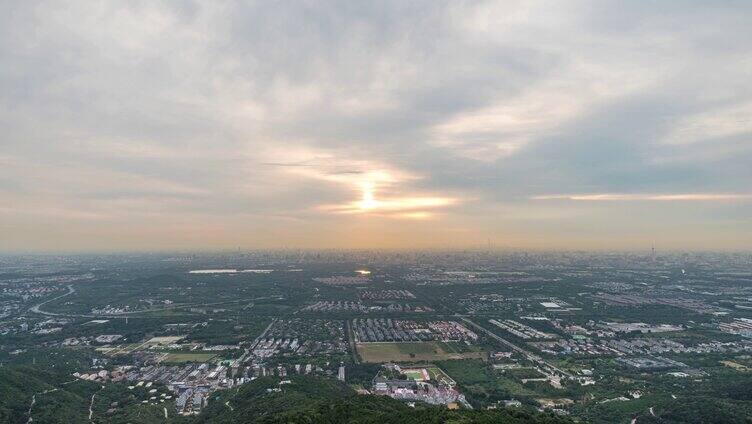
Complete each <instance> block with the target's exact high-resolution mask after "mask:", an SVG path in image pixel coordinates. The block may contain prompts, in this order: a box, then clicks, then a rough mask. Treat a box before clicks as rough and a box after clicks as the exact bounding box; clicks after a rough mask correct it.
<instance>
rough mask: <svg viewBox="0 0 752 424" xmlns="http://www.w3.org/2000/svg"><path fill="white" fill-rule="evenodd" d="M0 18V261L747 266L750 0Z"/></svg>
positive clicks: (13, 10)
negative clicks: (736, 262) (319, 255)
mask: <svg viewBox="0 0 752 424" xmlns="http://www.w3.org/2000/svg"><path fill="white" fill-rule="evenodd" d="M0 12H2V13H0V34H1V35H2V37H1V38H0V62H1V63H2V64H3V66H2V68H0V111H2V112H1V113H0V130H1V132H0V252H6V253H10V252H22V253H26V252H50V253H52V252H97V251H101V252H164V251H173V252H175V251H181V252H185V251H232V250H235V249H237V248H240V249H242V250H256V249H260V250H263V249H272V250H274V249H298V248H300V249H438V250H444V249H447V248H449V249H470V248H482V247H483V246H485V245H486V243H487V242H488V241H489V240H490V241H491V243H492V245H493V248H494V249H498V250H515V251H518V250H522V251H524V250H529V251H554V250H558V251H575V250H587V251H642V252H649V251H650V248H651V245H655V246H656V249H658V250H659V251H674V250H678V251H749V250H752V185H751V184H750V183H751V182H752V83H750V75H752V25H749V19H748V17H749V16H750V12H752V3H745V2H723V3H719V2H707V3H705V2H672V1H666V2H659V3H647V2H607V1H578V2H564V3H562V2H545V1H544V2H492V1H490V2H437V1H429V2H387V3H378V2H376V3H374V2H358V1H346V2H329V3H316V2H312V3H302V4H293V3H281V4H279V3H275V4H270V3H265V2H259V3H253V2H251V3H246V4H243V5H240V4H235V3H232V2H226V3H225V2H205V3H192V2H185V3H169V2H143V3H142V2H133V3H127V4H126V3H119V2H99V3H96V4H92V3H91V2H75V1H74V2H70V3H68V4H66V5H65V6H62V5H60V4H55V3H47V2H8V3H5V4H3V5H2V6H0Z"/></svg>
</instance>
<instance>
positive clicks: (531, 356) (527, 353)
mask: <svg viewBox="0 0 752 424" xmlns="http://www.w3.org/2000/svg"><path fill="white" fill-rule="evenodd" d="M458 317H459V318H460V319H461V320H463V321H465V322H466V323H468V324H470V325H471V326H473V327H475V328H476V329H478V330H480V331H482V332H484V333H486V335H488V336H490V337H492V338H493V339H494V340H496V341H498V342H500V343H502V344H504V345H505V346H508V347H509V348H511V349H512V350H514V351H515V352H518V353H520V354H522V355H523V356H524V357H525V358H527V359H528V360H530V361H532V362H535V363H537V364H539V365H542V366H544V367H545V368H549V369H552V370H554V371H556V372H557V373H559V374H561V375H563V376H565V377H567V378H574V376H573V375H572V374H571V373H569V372H567V371H564V370H562V369H561V368H558V367H556V366H554V365H551V364H550V363H548V362H546V360H545V359H543V358H541V357H540V356H538V355H536V354H534V353H532V352H530V351H527V350H525V349H523V348H521V347H519V346H517V345H516V344H514V343H512V342H510V341H509V340H506V339H503V338H501V337H500V336H498V335H496V334H495V333H494V332H492V331H491V330H489V329H487V328H485V327H482V326H480V325H478V324H476V323H474V322H472V321H470V320H469V319H467V318H465V317H463V316H461V315H458Z"/></svg>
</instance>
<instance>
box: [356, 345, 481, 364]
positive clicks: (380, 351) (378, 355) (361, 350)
mask: <svg viewBox="0 0 752 424" xmlns="http://www.w3.org/2000/svg"><path fill="white" fill-rule="evenodd" d="M356 347H357V349H358V354H359V355H360V358H361V359H362V360H363V362H375V363H378V362H420V361H442V360H446V359H469V358H481V359H482V358H485V357H486V353H485V352H483V351H477V350H471V349H468V348H467V346H461V345H459V344H457V343H445V342H410V343H393V342H385V343H357V344H356Z"/></svg>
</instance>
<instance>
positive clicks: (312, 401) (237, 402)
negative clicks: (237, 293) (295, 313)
mask: <svg viewBox="0 0 752 424" xmlns="http://www.w3.org/2000/svg"><path fill="white" fill-rule="evenodd" d="M277 390H278V391H277ZM195 422H196V423H251V422H253V423H268V424H272V423H275V424H277V423H280V424H281V423H308V424H316V423H352V424H376V423H378V424H390V423H394V424H407V423H436V424H439V423H458V424H459V423H479V424H480V423H509V424H522V423H536V424H537V423H540V424H543V423H567V422H571V421H569V420H568V419H564V418H559V417H556V416H554V415H549V414H530V413H527V412H522V411H509V410H482V411H480V410H479V411H475V410H473V411H470V410H453V411H450V410H448V409H446V407H432V406H425V405H423V406H416V407H415V408H411V407H409V406H407V405H406V404H404V403H402V402H399V401H396V400H393V399H390V398H387V397H382V396H373V395H365V396H361V395H356V394H355V392H354V391H353V390H352V389H350V388H349V387H347V386H346V385H344V384H341V383H339V382H337V381H334V380H331V379H321V378H311V377H299V378H294V379H292V380H291V383H290V384H282V385H279V384H278V380H275V379H271V378H262V379H259V380H256V381H254V382H252V383H250V384H247V385H244V386H242V387H241V388H239V389H237V390H234V391H228V392H224V393H218V394H217V395H216V396H215V399H213V400H212V402H211V404H210V405H209V407H208V408H207V409H206V410H205V411H204V413H203V414H202V415H200V416H199V417H198V418H196V420H195Z"/></svg>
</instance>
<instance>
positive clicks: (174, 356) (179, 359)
mask: <svg viewBox="0 0 752 424" xmlns="http://www.w3.org/2000/svg"><path fill="white" fill-rule="evenodd" d="M215 356H217V355H215V354H213V353H168V354H167V356H166V357H165V358H164V359H163V360H162V362H169V363H183V362H206V361H208V360H210V359H212V358H214V357H215Z"/></svg>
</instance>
